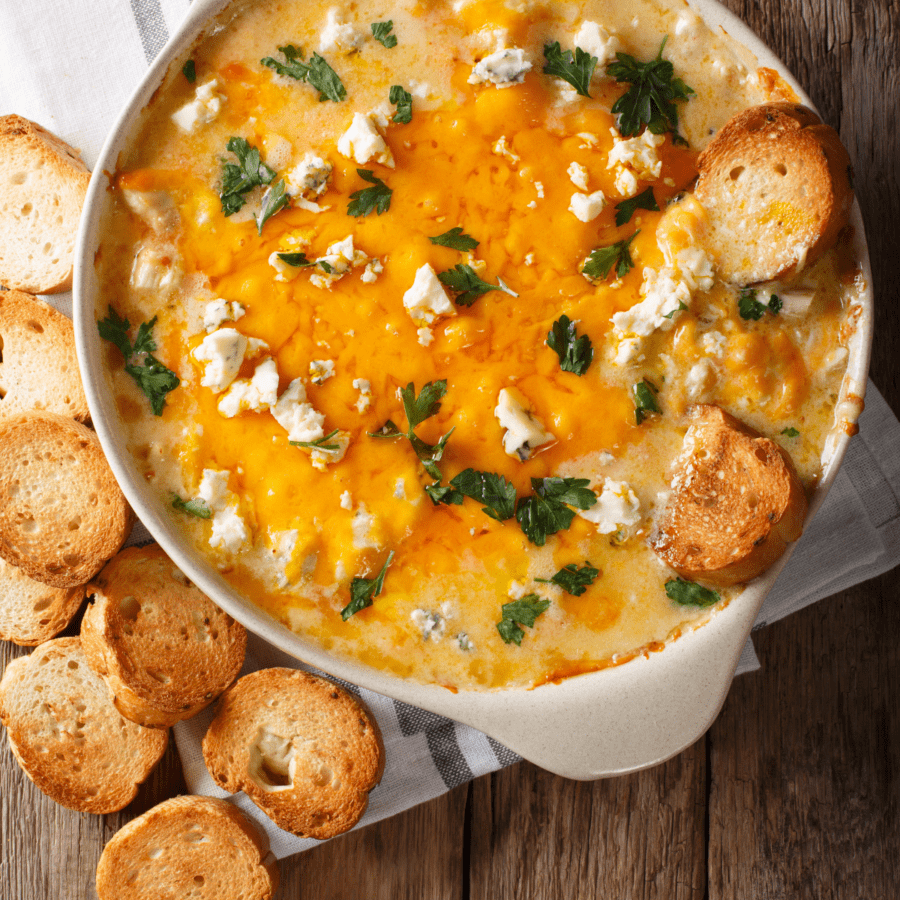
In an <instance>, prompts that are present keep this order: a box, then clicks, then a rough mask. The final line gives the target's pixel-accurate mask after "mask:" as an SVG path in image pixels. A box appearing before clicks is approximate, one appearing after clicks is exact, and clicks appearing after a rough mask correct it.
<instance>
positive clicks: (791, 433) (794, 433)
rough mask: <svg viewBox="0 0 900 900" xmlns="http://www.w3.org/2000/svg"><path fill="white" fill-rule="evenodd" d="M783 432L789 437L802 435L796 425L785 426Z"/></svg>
mask: <svg viewBox="0 0 900 900" xmlns="http://www.w3.org/2000/svg"><path fill="white" fill-rule="evenodd" d="M781 433H782V434H783V435H784V436H785V437H789V438H795V437H800V432H799V431H797V429H796V428H794V427H791V428H785V429H784V431H782V432H781Z"/></svg>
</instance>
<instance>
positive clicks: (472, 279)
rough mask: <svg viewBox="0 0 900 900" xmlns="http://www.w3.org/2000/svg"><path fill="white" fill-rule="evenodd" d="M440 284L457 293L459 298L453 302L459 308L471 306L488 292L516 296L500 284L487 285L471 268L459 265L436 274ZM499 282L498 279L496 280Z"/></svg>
mask: <svg viewBox="0 0 900 900" xmlns="http://www.w3.org/2000/svg"><path fill="white" fill-rule="evenodd" d="M438 278H439V279H440V282H441V284H443V285H445V286H446V287H448V288H450V290H451V291H455V292H457V294H458V295H459V296H457V297H456V298H455V302H456V303H457V304H459V305H460V306H471V305H472V304H473V303H474V302H475V301H476V300H477V299H478V298H479V297H480V296H482V294H486V293H487V292H488V291H505V292H506V293H507V294H511V295H512V296H514V297H515V296H517V295H516V294H513V292H512V291H511V290H510V289H509V288H508V287H506V285H504V284H503V283H502V282H501V283H500V285H496V284H489V283H488V282H487V281H482V280H481V279H480V278H479V277H478V275H477V274H476V272H475V270H474V269H473V268H472V267H471V266H467V265H463V264H462V263H459V264H458V265H456V266H454V267H453V268H452V269H447V271H446V272H441V273H439V274H438ZM498 281H499V279H498Z"/></svg>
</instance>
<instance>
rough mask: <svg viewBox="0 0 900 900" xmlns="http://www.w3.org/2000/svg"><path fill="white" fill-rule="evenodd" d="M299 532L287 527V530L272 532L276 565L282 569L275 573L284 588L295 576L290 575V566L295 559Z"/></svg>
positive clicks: (272, 545)
mask: <svg viewBox="0 0 900 900" xmlns="http://www.w3.org/2000/svg"><path fill="white" fill-rule="evenodd" d="M299 536H300V535H299V533H298V531H297V529H296V528H291V529H287V530H285V531H276V532H270V534H269V538H270V541H271V552H272V556H273V558H274V561H275V565H276V566H277V567H278V569H279V570H280V571H277V572H276V574H275V579H276V582H277V584H278V587H280V588H282V589H284V588H286V587H288V585H290V583H291V581H293V580H294V579H295V578H296V574H295V575H294V577H293V578H291V577H290V576H289V575H288V567H289V566H290V565H291V563H292V562H293V559H294V550H295V549H296V547H297V538H298V537H299Z"/></svg>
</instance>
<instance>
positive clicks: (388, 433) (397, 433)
mask: <svg viewBox="0 0 900 900" xmlns="http://www.w3.org/2000/svg"><path fill="white" fill-rule="evenodd" d="M367 434H368V436H369V437H373V438H397V437H405V436H406V435H405V434H404V433H403V432H402V431H401V430H400V429H399V428H398V427H397V425H396V423H395V422H392V421H391V420H390V419H388V420H387V422H385V423H384V425H382V426H381V428H379V429H378V431H369V432H367Z"/></svg>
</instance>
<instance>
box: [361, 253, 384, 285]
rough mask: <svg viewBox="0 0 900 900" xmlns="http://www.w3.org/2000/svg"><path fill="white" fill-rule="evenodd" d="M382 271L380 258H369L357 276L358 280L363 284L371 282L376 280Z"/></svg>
mask: <svg viewBox="0 0 900 900" xmlns="http://www.w3.org/2000/svg"><path fill="white" fill-rule="evenodd" d="M383 271H384V264H383V263H382V262H381V260H380V259H370V260H369V261H368V262H367V263H366V267H365V269H363V273H362V275H360V276H359V280H360V281H361V282H363V284H372V283H373V282H375V281H377V280H378V276H379V275H380V274H381V273H382V272H383Z"/></svg>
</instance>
